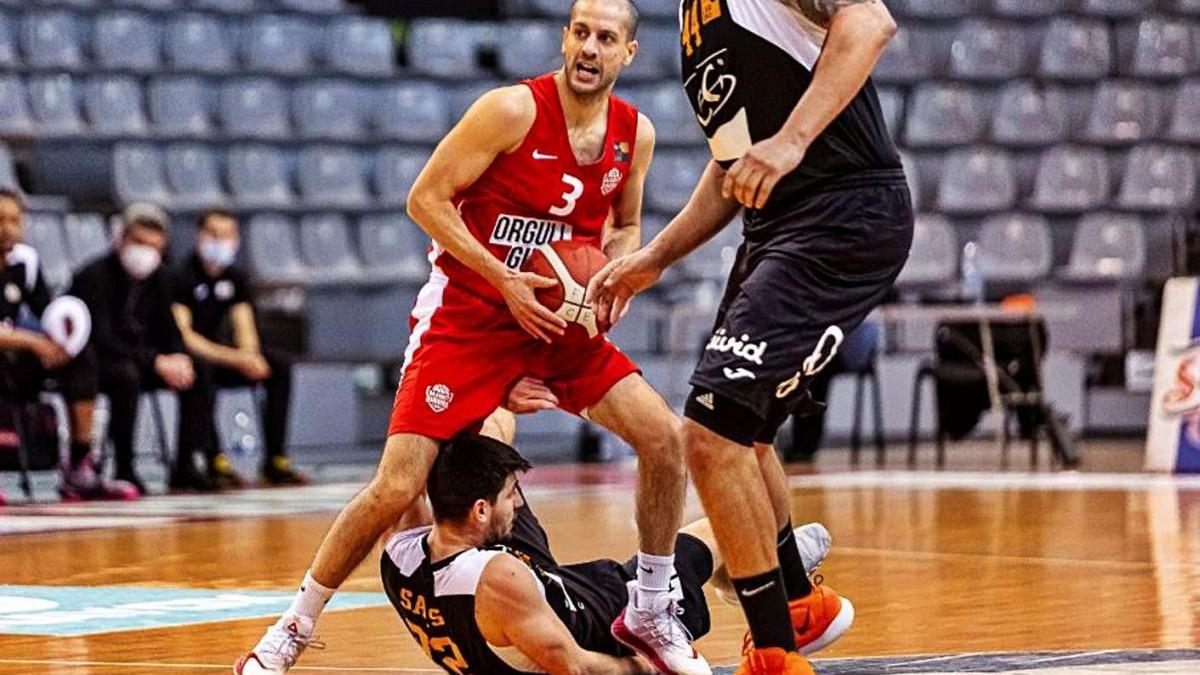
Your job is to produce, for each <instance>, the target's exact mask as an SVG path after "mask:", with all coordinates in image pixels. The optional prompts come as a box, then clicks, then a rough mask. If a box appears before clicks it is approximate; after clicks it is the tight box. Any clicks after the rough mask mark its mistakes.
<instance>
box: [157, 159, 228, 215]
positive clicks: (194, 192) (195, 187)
mask: <svg viewBox="0 0 1200 675" xmlns="http://www.w3.org/2000/svg"><path fill="white" fill-rule="evenodd" d="M164 159H165V163H166V169H167V184H168V185H169V186H170V188H171V192H172V194H174V196H175V198H174V202H175V206H176V207H177V208H181V209H202V208H206V207H209V206H216V205H219V204H222V203H224V202H225V192H224V190H222V189H221V167H220V162H219V161H218V160H217V156H216V153H215V152H214V151H213V150H212V149H210V148H209V147H207V146H204V145H195V144H187V145H184V144H180V145H172V146H169V147H167V149H166V153H165V158H164Z"/></svg>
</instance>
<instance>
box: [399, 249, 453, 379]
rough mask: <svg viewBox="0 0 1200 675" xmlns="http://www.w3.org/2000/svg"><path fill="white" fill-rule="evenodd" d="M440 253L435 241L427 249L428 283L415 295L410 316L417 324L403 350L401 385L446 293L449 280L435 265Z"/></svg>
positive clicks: (440, 250)
mask: <svg viewBox="0 0 1200 675" xmlns="http://www.w3.org/2000/svg"><path fill="white" fill-rule="evenodd" d="M442 251H443V249H442V247H441V245H440V244H438V243H437V242H436V241H435V242H433V246H431V247H430V249H429V264H430V266H431V267H432V269H430V271H429V281H426V282H425V285H424V286H422V287H421V291H420V292H419V293H417V302H416V304H414V305H413V309H412V316H413V318H414V319H416V320H417V323H416V325H415V326H413V331H412V335H410V336H409V338H408V346H407V347H406V348H405V349H404V365H402V366H400V381H401V382H402V383H403V382H404V373H405V371H407V370H408V364H410V363H412V360H413V356H414V355H415V354H416V353H417V349H418V348H420V346H421V338H422V337H424V336H425V333H426V331H428V330H429V326H430V324H431V323H433V315H434V313H435V312H437V310H438V308H439V307H441V306H442V297H443V295H444V294H445V292H446V286H447V285H449V283H450V278H449V277H447V276H446V273H445V272H443V271H442V268H440V267H438V264H437V261H438V257H439V256H440V255H441V254H442Z"/></svg>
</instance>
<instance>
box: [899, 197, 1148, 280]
mask: <svg viewBox="0 0 1200 675" xmlns="http://www.w3.org/2000/svg"><path fill="white" fill-rule="evenodd" d="M977 246H978V249H977V250H978V258H977V259H978V261H979V268H980V272H981V273H982V275H983V277H984V279H985V280H986V281H990V282H997V283H1013V282H1036V281H1038V280H1041V279H1043V278H1045V277H1047V276H1049V275H1050V274H1051V272H1052V268H1053V264H1054V256H1053V246H1052V238H1051V232H1050V225H1049V224H1048V223H1047V221H1046V219H1045V218H1044V217H1042V216H1038V215H1032V214H1025V213H1010V214H1002V215H995V216H991V217H989V218H988V219H986V220H984V222H983V223H982V225H981V226H980V230H979V241H978V242H977ZM1147 247H1148V246H1147V236H1146V228H1145V226H1144V224H1143V222H1142V220H1141V219H1140V218H1138V217H1137V216H1134V215H1130V214H1121V213H1111V212H1098V213H1092V214H1088V215H1086V216H1084V217H1082V218H1081V219H1080V220H1079V221H1078V223H1077V224H1076V225H1075V230H1074V233H1073V235H1072V243H1071V252H1070V259H1069V262H1068V263H1067V265H1066V267H1064V268H1062V269H1060V270H1058V272H1057V275H1056V276H1057V277H1058V278H1060V279H1063V280H1066V281H1074V282H1082V283H1100V282H1115V283H1119V282H1123V281H1131V280H1137V279H1140V278H1141V277H1142V275H1143V273H1144V272H1145V270H1146V262H1147ZM960 251H961V244H960V242H959V238H958V236H956V230H955V228H954V226H953V225H952V224H951V223H950V221H948V220H947V219H946V218H945V217H943V216H938V215H932V214H922V215H921V216H919V217H918V218H917V224H916V227H915V228H914V232H913V245H912V252H911V253H910V255H909V259H908V263H907V264H906V265H905V268H904V270H903V271H902V272H901V274H900V278H899V279H898V280H897V284H898V285H899V286H900V287H901V288H904V287H909V288H913V287H922V286H935V285H938V284H944V283H947V282H951V281H954V280H955V279H956V278H957V277H958V274H959V267H958V265H959V254H960Z"/></svg>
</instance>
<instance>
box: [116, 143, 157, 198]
mask: <svg viewBox="0 0 1200 675" xmlns="http://www.w3.org/2000/svg"><path fill="white" fill-rule="evenodd" d="M113 192H114V193H115V194H116V197H117V199H118V201H120V202H122V203H126V204H127V203H129V202H134V201H150V202H154V203H156V204H162V205H164V206H166V205H169V202H170V195H169V193H168V191H167V181H166V172H165V171H164V169H163V158H162V153H161V152H159V150H158V149H157V148H155V147H154V146H152V145H145V144H128V145H118V146H117V147H116V148H114V149H113Z"/></svg>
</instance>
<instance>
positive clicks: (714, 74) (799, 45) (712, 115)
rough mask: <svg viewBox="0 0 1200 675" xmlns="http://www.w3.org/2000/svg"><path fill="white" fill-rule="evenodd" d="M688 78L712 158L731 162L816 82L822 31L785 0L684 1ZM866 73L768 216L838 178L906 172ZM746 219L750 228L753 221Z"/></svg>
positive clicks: (887, 177)
mask: <svg viewBox="0 0 1200 675" xmlns="http://www.w3.org/2000/svg"><path fill="white" fill-rule="evenodd" d="M680 27H681V49H682V50H683V73H682V76H683V82H684V88H685V89H687V95H688V98H689V99H690V100H691V104H692V107H693V109H694V110H695V112H696V117H697V120H698V121H699V123H700V127H701V128H702V129H703V130H704V134H705V135H706V136H707V137H708V143H709V148H710V150H711V151H712V155H713V158H714V159H716V160H717V162H718V163H720V164H721V165H722V166H723V167H725V168H729V167H730V166H731V165H732V164H733V162H734V161H736V160H737V159H738V158H740V157H741V156H742V155H744V154H745V153H746V150H748V149H749V148H750V146H751V145H753V144H754V143H757V142H759V141H762V140H765V139H767V138H769V137H771V136H772V135H774V134H775V133H776V132H778V131H779V130H780V128H782V127H783V124H784V122H786V121H787V118H788V116H789V115H791V113H792V110H793V109H794V108H795V107H796V103H797V102H798V101H799V100H800V97H801V96H803V95H804V92H805V91H806V90H807V89H808V87H809V85H810V84H811V83H812V78H813V70H814V68H815V67H816V62H817V58H818V57H819V56H820V53H821V47H822V45H823V43H824V39H825V33H824V31H822V30H821V29H819V28H817V27H816V26H815V25H813V24H812V23H811V22H809V21H808V20H806V19H804V18H803V17H802V16H801V15H800V13H799V11H797V10H795V9H793V8H791V7H790V6H788V5H787V4H786V3H784V2H783V1H782V0H682V2H681V6H680ZM900 168H901V165H900V155H899V153H898V152H897V150H896V146H895V144H894V143H893V142H892V139H891V136H890V135H889V134H888V130H887V125H886V124H885V122H884V118H883V113H882V112H881V111H880V108H879V98H878V96H877V95H876V92H875V86H874V84H872V83H871V81H870V80H867V83H866V85H865V86H864V87H863V88H862V90H860V91H859V92H858V94H857V95H856V96H855V97H854V98H853V99H852V100H851V101H850V104H849V105H847V106H846V108H845V110H843V111H842V112H841V114H839V115H838V116H837V117H836V118H835V119H834V120H833V122H832V123H830V125H829V126H828V127H827V128H826V129H825V131H824V132H822V133H821V135H820V136H818V137H817V139H816V140H815V141H814V142H813V143H812V145H811V146H810V147H809V148H808V152H807V153H806V154H805V156H804V160H803V161H801V162H800V165H799V166H798V167H797V168H796V169H795V170H794V171H792V173H790V174H788V175H787V176H785V177H784V178H783V180H781V181H780V182H779V184H778V185H777V186H776V187H775V190H774V192H773V194H772V195H771V199H770V200H769V201H768V203H767V206H766V207H765V208H764V209H763V213H761V214H748V217H749V220H758V221H770V220H772V219H773V218H774V217H775V216H776V215H782V214H786V213H787V212H788V211H789V210H790V208H789V207H790V206H791V205H793V204H794V203H795V202H796V201H798V200H800V199H802V198H803V197H804V196H806V195H808V194H812V193H814V192H820V191H822V190H823V189H824V188H825V187H829V186H832V185H834V184H836V183H838V182H840V181H841V180H842V179H846V178H850V179H855V180H862V179H863V178H868V177H870V176H875V177H878V178H879V181H880V182H883V183H887V182H893V181H895V180H897V176H899V179H900V180H902V179H903V175H902V174H899V173H897V172H896V170H899V169H900ZM747 225H750V223H749V222H748V223H747Z"/></svg>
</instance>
